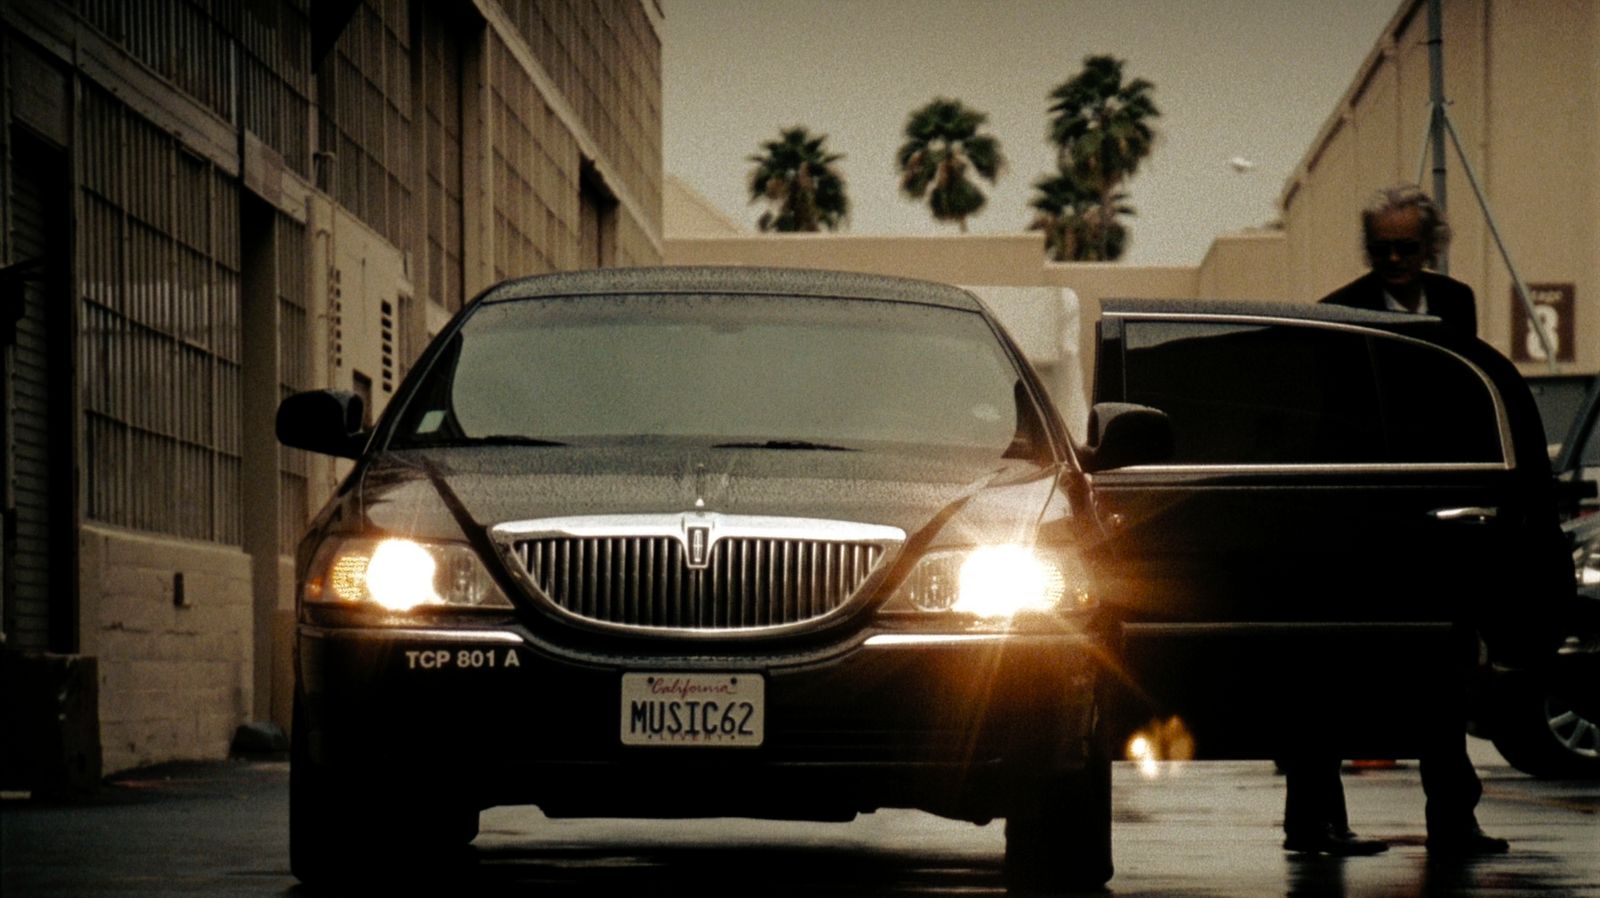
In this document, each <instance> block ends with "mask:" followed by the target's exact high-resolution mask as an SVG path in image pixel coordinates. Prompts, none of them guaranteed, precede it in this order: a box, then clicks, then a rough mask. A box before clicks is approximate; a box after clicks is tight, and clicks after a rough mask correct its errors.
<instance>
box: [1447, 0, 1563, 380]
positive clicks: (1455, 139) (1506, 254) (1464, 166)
mask: <svg viewBox="0 0 1600 898" xmlns="http://www.w3.org/2000/svg"><path fill="white" fill-rule="evenodd" d="M1428 91H1429V104H1428V130H1427V132H1426V133H1425V134H1424V135H1423V146H1422V159H1421V161H1420V162H1418V164H1417V183H1418V184H1421V183H1422V173H1423V171H1424V168H1425V166H1426V165H1427V162H1428V150H1429V148H1430V147H1431V148H1432V150H1433V201H1434V203H1435V204H1437V205H1438V207H1439V211H1441V212H1443V211H1445V168H1444V160H1445V149H1444V141H1445V138H1446V137H1449V139H1450V142H1451V143H1452V144H1454V145H1455V148H1456V156H1457V157H1458V158H1459V159H1460V160H1461V170H1462V172H1463V173H1465V174H1466V176H1467V183H1468V184H1470V185H1472V193H1473V195H1474V196H1475V197H1477V199H1478V208H1479V209H1481V210H1483V220H1484V221H1485V222H1486V223H1487V224H1488V225H1489V236H1491V237H1493V238H1494V243H1495V246H1496V247H1498V248H1499V250H1500V258H1501V259H1503V260H1504V261H1505V263H1506V271H1507V272H1509V273H1510V274H1511V285H1512V288H1513V289H1514V290H1515V291H1516V295H1517V299H1518V300H1520V301H1521V302H1522V311H1523V314H1525V315H1527V316H1528V328H1529V329H1530V330H1531V331H1532V332H1533V334H1534V335H1535V336H1537V337H1538V338H1539V345H1540V347H1542V348H1543V349H1544V354H1545V361H1546V362H1548V363H1549V365H1550V373H1552V374H1554V373H1557V372H1558V371H1560V366H1559V365H1558V364H1557V363H1556V352H1555V344H1554V343H1553V342H1552V341H1551V338H1550V334H1549V333H1548V332H1547V331H1546V330H1545V326H1544V324H1543V323H1542V322H1540V320H1539V316H1538V315H1535V314H1534V313H1533V300H1532V299H1530V298H1529V297H1528V287H1527V285H1526V284H1524V283H1523V282H1522V276H1521V275H1520V274H1518V273H1517V266H1516V264H1515V263H1514V262H1512V261H1511V251H1510V250H1508V249H1506V241H1505V238H1504V237H1502V236H1500V227H1499V225H1497V224H1496V223H1495V220H1494V211H1493V210H1491V209H1490V208H1489V198H1488V196H1487V195H1486V194H1485V193H1484V191H1483V185H1482V184H1481V183H1479V181H1478V173H1477V171H1475V170H1474V169H1473V167H1472V160H1471V159H1468V158H1467V151H1466V149H1465V148H1463V147H1462V146H1461V135H1460V134H1457V133H1456V126H1455V123H1454V122H1452V121H1451V120H1450V113H1449V111H1448V109H1449V102H1448V101H1447V100H1445V98H1444V13H1443V12H1442V10H1441V9H1440V0H1428ZM1434 264H1435V265H1437V266H1438V270H1439V273H1440V274H1449V272H1450V267H1449V260H1448V259H1447V258H1446V257H1445V255H1444V254H1440V256H1439V258H1438V259H1436V260H1435V261H1434Z"/></svg>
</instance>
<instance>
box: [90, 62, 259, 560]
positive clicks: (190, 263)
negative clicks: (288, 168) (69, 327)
mask: <svg viewBox="0 0 1600 898" xmlns="http://www.w3.org/2000/svg"><path fill="white" fill-rule="evenodd" d="M82 121H83V128H84V138H85V139H84V140H83V141H82V144H81V145H82V148H83V152H84V156H85V158H84V165H83V172H84V180H83V188H82V192H83V198H82V199H83V210H84V217H83V221H82V229H83V233H82V240H81V245H82V246H83V247H84V248H85V253H86V258H85V261H84V265H83V266H82V267H81V268H80V271H79V275H80V279H79V284H78V294H79V297H80V302H81V303H82V311H83V324H82V328H81V330H80V332H79V340H80V345H79V359H80V368H79V376H80V378H81V379H82V380H81V385H80V386H81V393H82V396H83V408H84V437H83V438H84V478H83V483H84V492H85V500H86V501H85V504H86V510H87V514H88V517H90V518H91V519H93V520H97V521H102V522H105V523H108V524H114V525H119V526H124V527H131V528H135V529H139V530H147V531H151V532H156V533H165V534H171V535H174V536H180V537H186V538H190V539H200V540H209V541H212V542H220V543H226V544H232V545H237V544H238V543H239V542H240V508H239V504H240V503H239V486H240V485H239V471H240V411H239V409H240V389H241V388H240V364H241V355H242V353H241V333H240V304H239V303H240V299H239V197H238V193H237V190H236V188H235V187H234V185H233V182H232V179H230V178H228V177H227V176H226V175H225V174H224V173H222V172H219V171H218V170H217V169H216V168H215V167H214V166H212V165H211V164H210V163H208V162H206V161H205V160H202V159H199V158H196V157H194V156H192V155H190V154H188V153H186V152H184V151H183V150H182V149H181V147H180V146H179V144H178V143H177V141H176V140H175V139H174V138H173V137H172V136H171V135H169V134H166V133H164V132H162V131H161V130H160V129H158V128H155V127H153V126H152V125H150V124H149V123H148V122H146V121H145V120H143V119H142V118H140V117H138V116H137V115H134V114H132V113H131V112H130V111H129V110H127V109H126V108H125V107H124V106H122V105H121V104H120V103H119V102H117V101H116V100H115V99H114V98H112V97H111V96H110V95H109V94H106V93H103V92H101V91H99V90H98V89H95V88H91V87H86V88H85V94H84V109H83V116H82Z"/></svg>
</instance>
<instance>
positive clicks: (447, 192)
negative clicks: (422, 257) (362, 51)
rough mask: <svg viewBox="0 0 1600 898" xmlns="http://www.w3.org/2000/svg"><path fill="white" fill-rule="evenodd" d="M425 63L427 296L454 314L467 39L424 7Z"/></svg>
mask: <svg viewBox="0 0 1600 898" xmlns="http://www.w3.org/2000/svg"><path fill="white" fill-rule="evenodd" d="M422 14H423V17H424V18H423V24H422V65H423V76H422V84H423V97H422V100H423V109H424V115H425V119H424V122H423V127H424V134H423V137H424V143H423V147H424V149H423V152H424V153H426V154H427V158H426V166H425V167H426V170H427V184H426V189H427V197H426V199H427V204H428V209H427V217H428V256H427V279H428V282H427V289H428V293H427V295H428V298H429V299H431V300H433V302H435V303H437V304H438V305H440V306H442V307H443V308H445V309H448V310H450V311H452V312H454V311H455V310H457V309H459V308H461V302H462V298H463V297H462V293H463V286H462V278H463V273H464V272H463V264H462V258H463V253H462V239H463V238H462V228H463V225H462V221H463V219H462V214H463V211H462V210H463V200H462V197H463V195H464V190H463V183H462V171H461V160H462V156H461V151H462V147H461V140H462V124H461V83H462V49H461V44H462V39H461V36H460V34H459V33H458V32H457V30H456V28H454V27H453V26H452V25H451V24H450V23H449V22H448V21H447V20H446V19H445V18H444V17H443V16H441V15H440V14H439V12H438V10H437V9H436V8H435V7H434V6H431V5H430V6H426V7H424V8H423V11H422Z"/></svg>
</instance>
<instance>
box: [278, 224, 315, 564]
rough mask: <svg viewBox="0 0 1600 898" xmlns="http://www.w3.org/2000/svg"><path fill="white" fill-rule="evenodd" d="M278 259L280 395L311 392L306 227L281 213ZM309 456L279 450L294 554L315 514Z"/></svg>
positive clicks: (283, 516) (286, 526)
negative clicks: (313, 510)
mask: <svg viewBox="0 0 1600 898" xmlns="http://www.w3.org/2000/svg"><path fill="white" fill-rule="evenodd" d="M274 234H275V235H276V239H277V245H276V247H275V250H276V252H277V257H278V264H277V269H278V377H279V388H278V392H279V396H280V397H281V398H287V397H288V396H289V395H290V394H293V393H298V392H300V391H301V390H309V389H311V388H312V383H311V320H310V315H309V313H308V312H307V310H306V283H307V277H308V270H307V266H308V264H309V263H308V261H307V259H306V229H305V226H304V225H302V224H300V223H299V222H297V221H295V220H294V219H293V218H290V217H289V216H287V215H283V214H282V213H279V214H278V216H277V226H276V228H275V229H274ZM310 481H311V457H310V455H308V454H307V453H305V452H303V451H301V450H299V449H290V448H288V447H287V446H279V447H278V482H279V489H278V551H280V552H292V551H294V547H295V544H296V543H298V542H299V540H300V535H301V533H302V532H303V531H304V530H305V526H306V521H307V520H308V519H309V518H310V516H311V508H312V501H311V495H310Z"/></svg>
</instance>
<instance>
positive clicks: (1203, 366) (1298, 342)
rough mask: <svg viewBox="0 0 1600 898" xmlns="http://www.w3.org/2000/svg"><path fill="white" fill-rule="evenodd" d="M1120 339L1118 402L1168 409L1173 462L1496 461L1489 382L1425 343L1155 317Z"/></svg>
mask: <svg viewBox="0 0 1600 898" xmlns="http://www.w3.org/2000/svg"><path fill="white" fill-rule="evenodd" d="M1123 338H1124V341H1123V345H1124V347H1125V349H1124V351H1125V356H1124V368H1123V378H1122V380H1123V389H1124V396H1123V397H1122V399H1123V401H1126V402H1134V403H1139V404H1142V405H1149V406H1152V407H1154V408H1158V409H1161V410H1162V411H1164V412H1166V413H1167V415H1168V417H1169V419H1170V420H1171V422H1172V425H1173V430H1174V433H1175V449H1174V452H1173V455H1172V458H1171V462H1172V463H1173V464H1180V465H1184V464H1189V465H1195V464H1198V465H1340V464H1380V463H1397V462H1401V463H1405V462H1410V463H1431V464H1451V463H1495V462H1500V461H1501V460H1502V459H1503V457H1504V456H1503V448H1502V441H1501V433H1500V426H1499V422H1500V415H1499V414H1498V412H1497V409H1496V407H1495V403H1494V398H1493V394H1492V393H1491V392H1490V390H1489V387H1488V385H1487V384H1486V383H1485V382H1484V380H1483V378H1482V377H1481V376H1480V375H1478V373H1477V371H1476V369H1475V368H1473V367H1472V366H1470V365H1469V364H1467V363H1465V362H1463V361H1462V360H1460V359H1458V358H1457V357H1455V356H1454V355H1452V354H1450V353H1448V352H1445V351H1443V350H1441V349H1439V348H1438V347H1435V346H1432V345H1429V344H1426V343H1420V342H1416V341H1410V340H1405V339H1402V338H1393V337H1388V336H1384V335H1371V334H1365V333H1361V332H1358V331H1352V330H1346V329H1338V328H1322V327H1314V326H1304V325H1279V324H1247V323H1234V322H1215V321H1189V320H1183V321H1174V320H1160V319H1151V320H1130V321H1128V322H1126V324H1125V328H1124V331H1123ZM1101 398H1112V397H1101Z"/></svg>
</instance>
